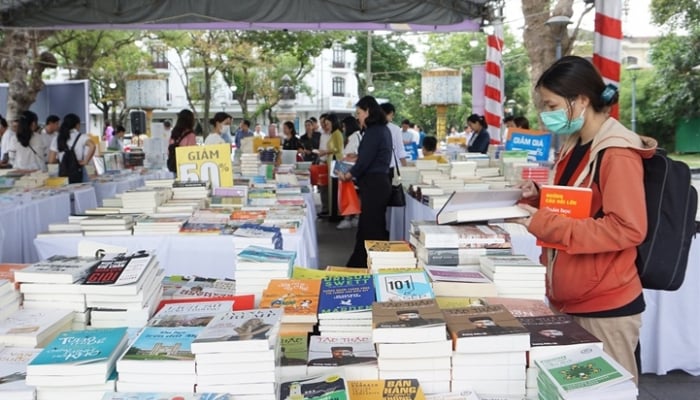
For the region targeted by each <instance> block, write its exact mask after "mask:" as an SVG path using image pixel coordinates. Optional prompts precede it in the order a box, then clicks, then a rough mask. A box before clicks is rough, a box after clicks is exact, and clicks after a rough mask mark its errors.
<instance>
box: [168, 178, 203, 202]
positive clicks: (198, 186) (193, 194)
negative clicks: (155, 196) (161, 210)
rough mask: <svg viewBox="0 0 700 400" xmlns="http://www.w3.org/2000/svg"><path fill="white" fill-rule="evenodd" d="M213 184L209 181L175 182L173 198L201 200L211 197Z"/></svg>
mask: <svg viewBox="0 0 700 400" xmlns="http://www.w3.org/2000/svg"><path fill="white" fill-rule="evenodd" d="M210 189H211V186H210V185H209V183H208V182H198V181H187V182H182V181H175V182H173V200H200V199H206V198H207V197H209V193H210V191H211V190H210Z"/></svg>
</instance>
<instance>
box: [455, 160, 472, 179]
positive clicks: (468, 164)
mask: <svg viewBox="0 0 700 400" xmlns="http://www.w3.org/2000/svg"><path fill="white" fill-rule="evenodd" d="M450 166H451V167H452V168H450V176H451V177H452V178H459V179H465V178H466V179H473V178H474V177H475V176H476V161H453V162H451V163H450Z"/></svg>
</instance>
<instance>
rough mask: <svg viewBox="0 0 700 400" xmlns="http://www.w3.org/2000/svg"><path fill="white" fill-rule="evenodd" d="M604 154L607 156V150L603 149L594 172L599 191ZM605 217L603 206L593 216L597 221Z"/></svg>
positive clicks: (599, 153) (594, 181)
mask: <svg viewBox="0 0 700 400" xmlns="http://www.w3.org/2000/svg"><path fill="white" fill-rule="evenodd" d="M604 154H605V149H601V150H600V151H599V152H598V155H597V158H598V159H597V160H596V163H595V170H594V171H593V183H595V184H596V185H598V188H599V189H600V165H601V164H602V163H603V155H604ZM604 215H605V213H604V212H603V205H602V204H601V205H600V209H599V210H598V212H596V213H595V215H593V218H595V219H599V218H603V216H604Z"/></svg>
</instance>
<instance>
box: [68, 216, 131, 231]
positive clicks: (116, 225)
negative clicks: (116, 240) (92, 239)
mask: <svg viewBox="0 0 700 400" xmlns="http://www.w3.org/2000/svg"><path fill="white" fill-rule="evenodd" d="M133 226H134V217H133V216H131V215H104V216H99V217H98V216H94V217H89V218H85V219H82V220H80V228H81V229H82V230H83V235H85V236H129V235H131V234H132V231H131V229H132V228H133Z"/></svg>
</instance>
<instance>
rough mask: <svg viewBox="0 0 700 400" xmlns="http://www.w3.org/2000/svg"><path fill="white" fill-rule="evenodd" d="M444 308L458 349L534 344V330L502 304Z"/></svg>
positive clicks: (524, 347)
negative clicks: (532, 339)
mask: <svg viewBox="0 0 700 400" xmlns="http://www.w3.org/2000/svg"><path fill="white" fill-rule="evenodd" d="M444 312H445V320H446V321H447V330H448V331H449V333H450V335H451V336H452V340H453V341H454V343H455V351H457V352H462V350H464V351H465V352H474V350H478V351H477V352H489V351H494V352H497V351H518V350H519V349H522V350H523V351H526V350H528V349H529V348H530V332H529V331H528V330H527V329H526V328H525V327H524V326H523V325H522V324H521V323H520V321H518V320H517V319H516V318H515V317H514V316H513V314H511V313H510V312H508V310H506V308H505V307H503V306H502V305H493V306H478V307H466V308H452V309H446V310H444ZM472 346H473V347H472ZM477 346H478V347H477Z"/></svg>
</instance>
